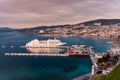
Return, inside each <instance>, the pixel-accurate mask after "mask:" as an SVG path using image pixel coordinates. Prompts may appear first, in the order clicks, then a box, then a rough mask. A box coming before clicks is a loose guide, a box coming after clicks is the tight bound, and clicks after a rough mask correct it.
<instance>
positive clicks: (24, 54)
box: [4, 53, 69, 57]
mask: <svg viewBox="0 0 120 80" xmlns="http://www.w3.org/2000/svg"><path fill="white" fill-rule="evenodd" d="M4 55H5V56H63V57H64V56H69V54H36V53H5V54H4Z"/></svg>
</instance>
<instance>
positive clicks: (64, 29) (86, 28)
mask: <svg viewBox="0 0 120 80" xmlns="http://www.w3.org/2000/svg"><path fill="white" fill-rule="evenodd" d="M103 22H104V21H103ZM108 23H109V21H108ZM110 23H111V22H110ZM22 32H24V33H35V34H38V35H47V36H64V37H67V36H83V37H94V38H107V39H111V40H112V41H114V42H120V34H119V33H120V24H119V23H118V22H117V23H114V24H106V25H105V24H104V25H103V23H101V21H99V22H98V21H97V22H92V23H90V24H89V25H85V24H84V23H83V24H75V25H65V26H61V27H58V26H57V27H52V26H51V27H47V28H45V29H26V30H23V31H22Z"/></svg>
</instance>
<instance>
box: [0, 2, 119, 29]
mask: <svg viewBox="0 0 120 80" xmlns="http://www.w3.org/2000/svg"><path fill="white" fill-rule="evenodd" d="M119 8H120V0H0V27H11V28H30V27H36V26H42V25H63V24H76V23H81V22H84V21H88V20H94V19H113V18H114V19H119V18H120V9H119Z"/></svg>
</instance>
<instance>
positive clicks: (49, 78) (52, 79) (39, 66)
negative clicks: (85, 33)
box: [0, 32, 112, 80]
mask: <svg viewBox="0 0 120 80" xmlns="http://www.w3.org/2000/svg"><path fill="white" fill-rule="evenodd" d="M35 38H37V39H39V40H47V39H49V38H51V39H53V38H54V37H47V36H38V35H33V34H20V33H17V32H0V80H71V79H73V78H75V77H77V76H80V75H84V74H86V73H89V72H90V71H91V63H90V60H89V58H83V57H34V56H33V57H32V56H31V57H15V56H13V57H12V56H4V53H6V52H14V53H15V52H19V53H20V52H23V53H25V52H29V51H28V50H27V49H25V48H20V47H19V46H24V45H25V44H26V42H28V41H30V40H32V39H35ZM57 39H60V40H61V41H62V42H66V43H67V44H66V45H68V46H69V45H87V46H93V47H95V52H96V53H100V52H104V51H106V50H107V49H110V48H111V47H112V46H111V45H109V44H107V43H106V42H107V41H108V40H106V39H93V38H82V37H80V36H72V37H67V38H66V37H58V38H57ZM2 45H5V46H6V48H2V47H1V46H2ZM10 46H15V47H14V48H10Z"/></svg>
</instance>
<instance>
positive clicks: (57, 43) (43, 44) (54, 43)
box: [25, 39, 66, 48]
mask: <svg viewBox="0 0 120 80" xmlns="http://www.w3.org/2000/svg"><path fill="white" fill-rule="evenodd" d="M65 44H66V43H63V42H61V41H60V40H58V39H48V40H43V41H39V40H38V39H34V40H31V41H30V42H28V43H26V45H25V47H33V48H40V47H48V48H49V47H57V46H63V45H65Z"/></svg>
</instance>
